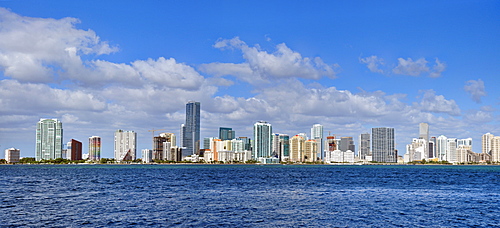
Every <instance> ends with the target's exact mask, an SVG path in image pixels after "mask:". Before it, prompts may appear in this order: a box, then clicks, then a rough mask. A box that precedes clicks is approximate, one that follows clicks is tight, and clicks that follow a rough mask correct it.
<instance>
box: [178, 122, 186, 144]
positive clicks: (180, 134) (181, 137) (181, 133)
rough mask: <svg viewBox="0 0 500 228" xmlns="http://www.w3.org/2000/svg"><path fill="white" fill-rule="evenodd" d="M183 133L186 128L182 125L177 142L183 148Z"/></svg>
mask: <svg viewBox="0 0 500 228" xmlns="http://www.w3.org/2000/svg"><path fill="white" fill-rule="evenodd" d="M184 131H186V126H185V125H184V124H181V129H180V130H179V137H180V138H179V140H180V142H179V143H180V146H181V147H185V146H184Z"/></svg>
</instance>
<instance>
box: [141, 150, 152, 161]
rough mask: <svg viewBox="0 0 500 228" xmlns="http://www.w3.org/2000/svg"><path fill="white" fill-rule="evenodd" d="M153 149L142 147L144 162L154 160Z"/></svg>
mask: <svg viewBox="0 0 500 228" xmlns="http://www.w3.org/2000/svg"><path fill="white" fill-rule="evenodd" d="M152 157H153V150H150V149H142V162H144V163H151V162H152V161H153V158H152Z"/></svg>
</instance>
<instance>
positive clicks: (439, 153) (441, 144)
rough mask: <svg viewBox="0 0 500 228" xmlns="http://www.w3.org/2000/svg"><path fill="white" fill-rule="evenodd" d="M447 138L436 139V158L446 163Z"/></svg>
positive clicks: (442, 136) (441, 136) (439, 137)
mask: <svg viewBox="0 0 500 228" xmlns="http://www.w3.org/2000/svg"><path fill="white" fill-rule="evenodd" d="M447 150H448V137H446V136H444V135H440V136H438V137H437V139H436V157H437V158H438V159H439V160H440V161H447V155H446V154H447Z"/></svg>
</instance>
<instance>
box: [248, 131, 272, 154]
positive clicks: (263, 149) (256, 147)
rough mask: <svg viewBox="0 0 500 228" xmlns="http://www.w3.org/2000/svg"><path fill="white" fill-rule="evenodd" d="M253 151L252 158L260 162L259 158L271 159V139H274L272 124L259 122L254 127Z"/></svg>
mask: <svg viewBox="0 0 500 228" xmlns="http://www.w3.org/2000/svg"><path fill="white" fill-rule="evenodd" d="M253 137H254V143H253V151H252V158H253V159H255V160H258V158H268V157H271V153H272V148H271V146H272V145H271V143H272V142H271V140H272V139H271V137H272V126H271V124H270V123H267V122H265V121H258V122H257V123H255V124H254V125H253Z"/></svg>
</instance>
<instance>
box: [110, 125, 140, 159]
mask: <svg viewBox="0 0 500 228" xmlns="http://www.w3.org/2000/svg"><path fill="white" fill-rule="evenodd" d="M136 145H137V133H135V132H134V131H123V130H117V131H116V132H115V151H114V154H115V160H116V161H130V160H135V159H136V152H137V151H136Z"/></svg>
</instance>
